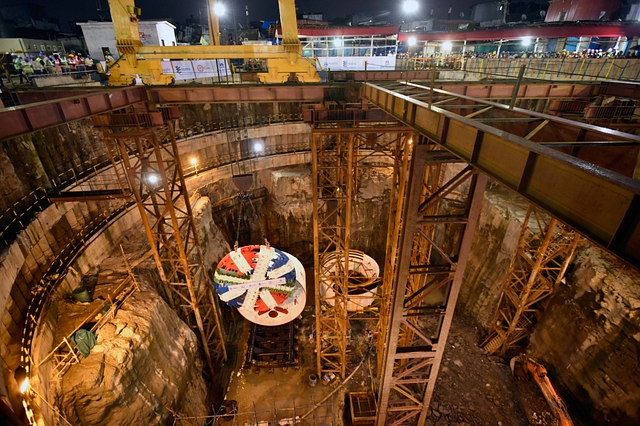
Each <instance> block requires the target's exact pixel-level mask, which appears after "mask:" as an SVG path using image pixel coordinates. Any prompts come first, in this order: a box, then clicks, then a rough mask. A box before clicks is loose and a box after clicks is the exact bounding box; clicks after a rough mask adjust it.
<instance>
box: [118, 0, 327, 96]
mask: <svg viewBox="0 0 640 426" xmlns="http://www.w3.org/2000/svg"><path fill="white" fill-rule="evenodd" d="M214 4H215V0H208V6H209V9H211V8H212V7H213V5H214ZM278 4H279V7H280V23H281V26H282V36H283V37H282V45H279V46H264V45H256V46H253V45H252V46H244V45H233V46H220V45H219V31H218V28H219V26H218V20H217V18H216V17H215V16H214V15H213V13H212V11H209V26H210V33H211V34H212V36H213V37H212V39H211V43H212V44H215V45H212V46H143V45H142V42H141V41H140V32H139V29H138V16H139V15H140V9H139V8H136V7H135V4H134V1H133V0H109V8H110V10H111V19H112V21H113V27H114V30H115V34H116V47H117V48H118V53H119V54H120V59H119V60H118V61H116V62H115V63H114V64H111V67H110V69H109V71H110V74H111V75H110V77H109V85H111V86H129V85H132V84H134V82H135V79H136V77H137V76H139V77H140V78H141V79H142V82H143V83H144V84H148V85H168V84H171V83H172V82H173V76H172V75H170V74H163V72H162V60H163V59H185V58H188V59H266V60H267V68H268V70H267V72H264V73H258V78H259V79H260V82H262V83H284V82H286V81H299V82H302V83H314V82H319V81H320V77H319V75H318V71H317V69H316V65H315V62H314V61H312V60H309V59H307V58H304V57H303V56H302V46H301V44H300V39H299V38H298V26H297V21H296V7H295V0H278Z"/></svg>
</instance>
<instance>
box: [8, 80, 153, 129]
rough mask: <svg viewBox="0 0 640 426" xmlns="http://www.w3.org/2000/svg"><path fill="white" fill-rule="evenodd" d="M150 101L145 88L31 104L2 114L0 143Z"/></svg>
mask: <svg viewBox="0 0 640 426" xmlns="http://www.w3.org/2000/svg"><path fill="white" fill-rule="evenodd" d="M146 100H147V94H146V91H145V89H144V87H128V88H126V89H115V90H101V91H99V92H93V93H88V94H84V95H79V94H77V93H76V94H74V96H70V97H64V98H58V99H54V100H47V101H43V102H36V103H30V104H27V105H20V106H16V107H12V108H5V109H3V110H1V111H0V141H2V140H6V139H11V138H15V137H18V136H22V135H26V134H29V133H33V132H36V131H39V130H44V129H48V128H50V127H55V126H59V125H61V124H64V123H67V122H69V121H74V120H79V119H82V118H87V117H90V116H92V115H95V114H102V113H106V112H109V111H113V110H116V109H121V108H124V107H128V106H131V105H134V104H137V103H140V102H145V101H146Z"/></svg>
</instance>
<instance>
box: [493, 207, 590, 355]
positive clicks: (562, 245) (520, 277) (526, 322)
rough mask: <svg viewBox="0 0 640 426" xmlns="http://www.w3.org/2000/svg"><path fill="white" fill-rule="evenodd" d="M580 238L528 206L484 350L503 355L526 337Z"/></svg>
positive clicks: (557, 284)
mask: <svg viewBox="0 0 640 426" xmlns="http://www.w3.org/2000/svg"><path fill="white" fill-rule="evenodd" d="M579 240H580V237H579V236H578V234H577V233H576V232H574V231H572V230H570V229H568V228H566V227H564V226H562V225H561V224H559V223H558V220H557V219H554V218H551V217H549V216H548V215H546V214H545V213H544V212H542V211H540V210H539V209H537V208H535V207H534V206H532V205H530V206H529V209H528V210H527V214H526V216H525V218H524V222H523V224H522V230H521V232H520V238H519V240H518V248H517V252H516V254H515V256H514V257H513V259H512V261H511V266H510V267H509V273H508V275H507V281H506V283H505V285H504V290H503V291H502V295H501V296H500V301H499V302H498V308H497V310H496V313H495V316H494V318H493V321H492V323H491V331H490V332H489V335H488V337H487V339H486V340H485V342H484V343H483V344H482V347H483V349H484V350H485V351H486V352H487V353H489V354H497V355H500V356H503V355H504V354H505V352H506V351H507V350H509V349H510V348H512V347H513V346H514V345H516V344H518V343H519V342H521V341H522V340H524V339H526V338H527V337H528V336H529V335H530V334H531V332H532V331H533V327H534V326H535V324H536V322H537V319H538V316H539V314H540V312H542V310H543V309H544V302H545V301H546V300H547V299H548V297H549V296H550V295H551V294H552V293H553V292H554V291H555V289H556V288H557V287H558V286H559V285H560V281H562V279H563V278H564V274H565V272H566V270H567V267H568V266H569V262H571V258H572V257H573V253H574V252H575V249H576V246H577V244H578V241H579Z"/></svg>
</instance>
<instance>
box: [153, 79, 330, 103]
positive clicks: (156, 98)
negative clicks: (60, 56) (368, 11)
mask: <svg viewBox="0 0 640 426" xmlns="http://www.w3.org/2000/svg"><path fill="white" fill-rule="evenodd" d="M329 87H330V86H329V85H315V84H286V85H268V86H266V85H259V86H256V85H253V86H249V85H247V86H244V85H239V84H234V85H228V86H202V87H188V86H184V87H180V86H178V87H154V88H151V89H149V93H150V97H151V100H152V101H153V102H155V103H157V104H162V105H181V104H198V103H200V104H211V103H249V102H251V103H261V102H322V101H323V100H324V99H325V91H326V90H327V89H328V88H329ZM334 89H335V86H334Z"/></svg>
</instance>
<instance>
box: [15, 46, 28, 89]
mask: <svg viewBox="0 0 640 426" xmlns="http://www.w3.org/2000/svg"><path fill="white" fill-rule="evenodd" d="M11 56H13V69H14V74H18V75H19V76H20V84H22V83H23V82H24V81H23V80H24V73H23V71H22V63H23V60H22V57H21V56H20V55H18V54H17V53H12V54H11ZM27 81H28V80H27Z"/></svg>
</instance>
